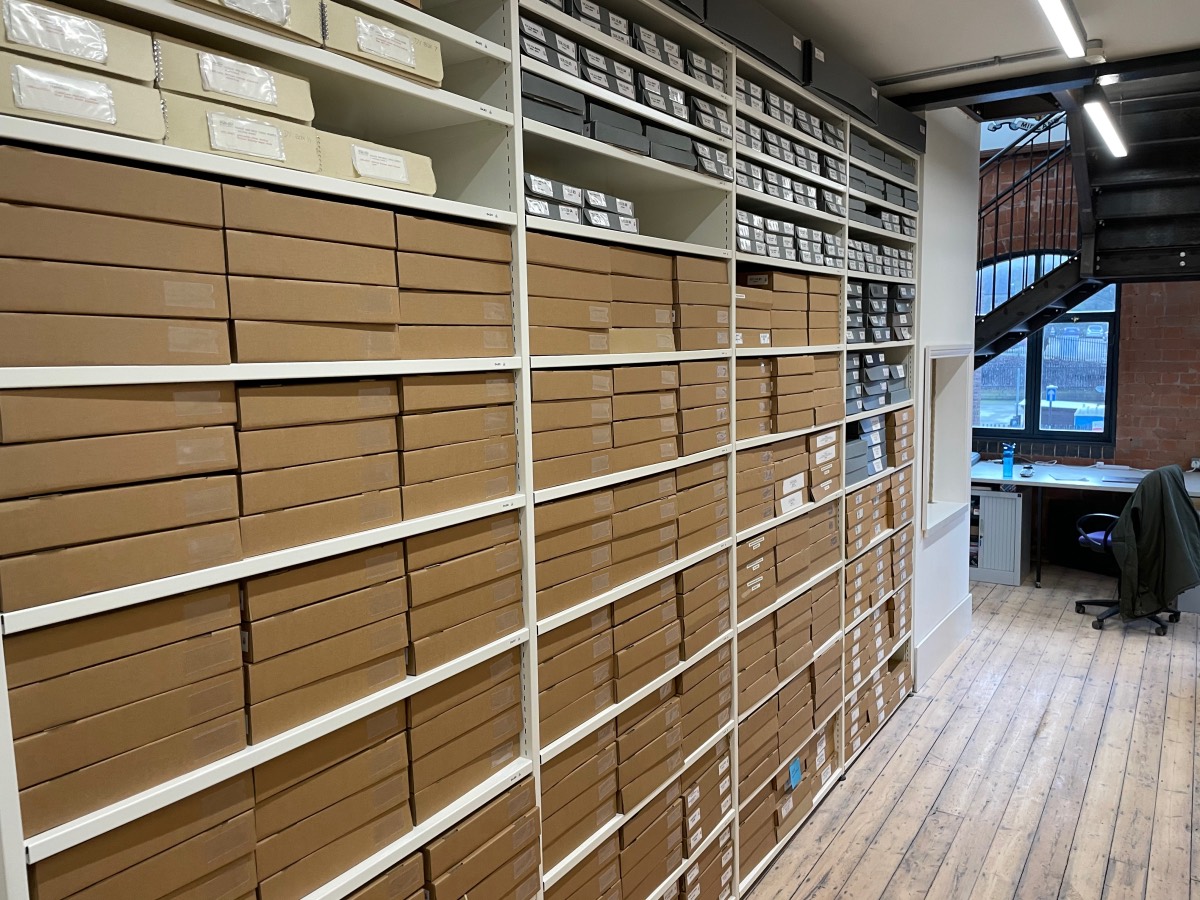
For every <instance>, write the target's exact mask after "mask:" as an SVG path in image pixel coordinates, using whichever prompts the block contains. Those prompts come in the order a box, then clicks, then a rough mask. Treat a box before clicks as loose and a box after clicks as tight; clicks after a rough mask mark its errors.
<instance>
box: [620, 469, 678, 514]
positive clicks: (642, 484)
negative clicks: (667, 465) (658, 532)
mask: <svg viewBox="0 0 1200 900" xmlns="http://www.w3.org/2000/svg"><path fill="white" fill-rule="evenodd" d="M674 493H675V473H674V472H663V473H660V474H658V475H651V476H648V477H646V478H639V479H637V480H636V481H628V482H625V483H624V484H619V485H617V486H616V487H615V488H613V505H614V508H615V512H614V513H613V515H614V516H615V515H616V514H617V513H621V512H627V511H629V510H632V509H634V508H635V507H638V506H642V505H644V504H646V503H654V502H656V501H658V500H668V499H670V498H671V497H672V495H673V494H674Z"/></svg>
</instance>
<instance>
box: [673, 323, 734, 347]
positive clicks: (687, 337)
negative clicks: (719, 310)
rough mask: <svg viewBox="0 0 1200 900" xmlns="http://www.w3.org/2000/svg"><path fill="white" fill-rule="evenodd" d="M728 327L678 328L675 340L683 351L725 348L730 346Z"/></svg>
mask: <svg viewBox="0 0 1200 900" xmlns="http://www.w3.org/2000/svg"><path fill="white" fill-rule="evenodd" d="M729 341H730V332H729V329H728V328H677V329H676V330H675V342H676V344H677V348H678V349H679V350H681V351H691V350H723V349H725V348H727V347H728V346H729Z"/></svg>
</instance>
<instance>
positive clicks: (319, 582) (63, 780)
mask: <svg viewBox="0 0 1200 900" xmlns="http://www.w3.org/2000/svg"><path fill="white" fill-rule="evenodd" d="M519 548H520V544H519V541H518V526H517V518H516V514H515V513H508V514H505V515H501V516H496V517H492V518H490V519H484V520H479V521H476V522H471V523H467V524H464V525H458V526H455V527H453V528H449V529H445V530H443V531H440V532H432V533H429V534H425V535H420V536H416V537H412V538H409V539H408V541H407V542H406V543H405V545H401V543H399V542H394V543H390V544H385V545H381V546H377V547H372V548H369V549H367V550H361V551H357V552H355V553H350V554H346V555H343V556H339V557H332V558H330V559H327V560H323V561H321V562H315V563H309V564H306V565H303V566H298V567H295V568H292V569H285V570H281V571H279V572H275V573H272V574H269V575H263V576H258V577H255V578H251V579H248V580H247V581H245V582H243V583H241V584H240V585H238V584H230V585H223V586H220V587H216V588H210V589H208V590H206V591H202V592H199V593H196V594H185V595H182V596H179V597H172V598H168V599H163V600H157V601H154V602H151V603H148V604H145V605H141V606H134V607H129V608H125V609H119V610H115V611H113V612H108V613H103V614H101V615H99V616H95V617H92V618H89V619H86V620H79V621H70V622H66V623H63V624H60V625H54V626H50V627H47V628H44V629H39V630H35V631H29V632H23V633H22V634H20V635H14V636H13V637H11V638H10V639H9V640H8V641H7V642H6V657H7V659H8V679H9V683H10V686H11V689H10V694H9V696H10V704H11V706H12V709H13V719H14V731H15V733H16V734H17V741H16V747H17V760H18V771H19V779H20V785H21V800H22V812H23V816H24V821H25V824H26V827H27V828H28V829H29V830H30V833H31V834H32V833H36V832H41V831H44V830H46V829H47V828H50V827H53V826H55V825H59V824H62V823H63V822H66V821H69V820H71V819H73V818H77V817H79V816H81V815H83V814H85V813H88V812H91V811H93V810H95V809H98V808H100V807H102V806H106V805H108V804H109V803H113V802H116V801H118V800H121V799H124V798H126V797H128V796H130V795H132V794H135V793H137V792H139V791H141V790H145V789H147V788H150V787H153V786H154V785H156V784H159V783H161V782H163V781H166V780H168V779H170V778H173V777H176V776H178V775H182V774H184V773H186V772H189V771H191V770H193V769H195V768H198V767H200V766H203V765H204V764H206V763H208V762H212V761H214V760H216V759H219V758H221V757H223V756H228V755H229V754H231V753H234V752H236V751H237V750H240V749H241V748H243V747H245V746H246V740H247V735H248V737H249V740H250V742H251V743H261V742H262V741H264V740H265V739H267V738H269V737H272V736H275V735H278V734H280V733H282V732H284V731H287V730H288V729H291V728H294V727H296V726H299V725H302V724H303V723H305V722H308V721H310V720H312V719H314V718H317V717H319V716H321V715H322V714H324V713H327V712H330V711H332V710H335V709H338V708H341V707H344V706H346V705H347V704H349V703H352V702H353V701H355V700H358V699H360V698H362V697H365V696H368V695H370V694H373V693H376V692H378V691H380V690H382V689H384V688H386V687H388V686H389V685H394V684H397V683H398V682H400V681H402V680H403V679H404V678H405V677H406V675H407V674H422V673H424V672H428V671H430V670H431V669H434V668H436V667H437V666H439V665H442V664H444V663H446V662H449V661H451V660H454V659H457V658H459V657H462V656H464V655H466V654H467V653H469V652H471V651H472V650H476V649H478V648H480V647H483V646H485V645H486V644H489V643H492V642H494V641H496V640H499V639H501V638H503V637H505V636H507V635H509V634H512V633H513V632H514V631H517V630H518V629H519V628H520V627H521V626H522V624H523V607H522V594H521V572H520V570H521V555H520V552H519ZM239 588H240V591H239ZM239 593H240V597H241V603H240V604H239V602H238V600H239ZM663 596H664V602H666V603H668V604H669V606H670V608H671V612H672V615H673V614H674V605H675V591H674V582H673V581H672V583H671V585H670V590H665V591H664V592H663ZM239 605H240V609H241V614H240V616H239V615H238V609H239ZM239 618H240V620H241V634H240V645H241V653H240V657H239V654H238V653H237V652H234V651H236V650H237V646H236V644H237V642H238V640H239V636H238V634H237V633H236V631H235V629H234V626H235V625H236V624H237V622H238V619H239ZM97 635H100V636H101V637H103V640H101V639H99V638H98V637H97ZM410 635H411V637H410ZM410 641H411V643H410ZM231 652H233V655H232V656H231V655H230V654H231ZM510 662H511V663H512V665H516V666H517V668H513V669H512V670H511V671H509V672H508V679H509V680H508V682H507V683H506V684H505V685H504V686H503V690H501V691H497V692H493V694H492V695H489V698H488V699H487V700H486V701H485V700H484V699H478V700H476V701H475V703H476V705H477V706H479V709H478V710H475V712H478V713H479V715H478V716H477V717H476V718H470V717H468V718H465V719H459V720H455V721H454V722H451V721H450V719H449V718H442V719H439V720H438V722H437V725H436V726H431V727H429V728H427V729H424V730H422V731H420V736H422V738H423V737H431V738H432V740H431V741H426V742H425V743H423V744H420V745H418V744H417V743H416V742H415V738H414V744H413V759H414V760H419V758H420V757H422V756H423V755H430V757H431V758H433V756H434V755H436V756H437V758H438V761H439V763H444V761H445V760H446V759H447V758H449V754H448V752H447V748H446V747H444V746H443V744H444V743H445V742H448V741H450V740H451V739H452V738H453V737H454V735H455V734H456V731H455V728H459V729H461V730H462V731H463V732H465V731H466V730H467V729H468V728H476V727H477V726H479V722H484V721H487V720H489V719H492V720H493V721H492V722H491V723H490V725H491V726H494V727H492V730H491V731H488V732H487V733H486V734H484V733H476V734H472V735H471V736H470V737H469V738H468V739H465V740H463V741H461V742H460V744H459V745H458V747H459V750H458V752H459V755H460V756H461V755H462V754H464V753H465V754H468V755H467V756H466V757H465V758H464V759H461V760H460V762H461V763H462V765H458V766H456V767H454V768H452V769H451V770H447V771H444V772H443V771H440V770H439V772H438V773H437V774H436V776H430V778H428V779H426V780H425V781H424V782H421V783H420V787H418V786H416V785H417V784H418V781H417V779H416V778H415V777H414V788H413V791H414V795H415V798H416V800H415V803H416V807H415V808H416V810H417V813H416V816H417V821H421V820H422V819H423V818H426V817H427V816H428V815H430V814H431V813H432V812H436V811H437V810H439V809H441V808H442V807H443V806H444V805H445V803H446V802H449V801H450V800H452V799H454V797H456V796H458V794H459V793H461V792H462V791H459V790H458V788H459V787H461V786H462V785H463V784H464V783H466V782H464V781H463V777H464V775H463V773H467V774H466V776H465V777H466V779H467V781H469V780H470V778H472V777H474V775H473V774H472V773H475V774H477V773H479V772H481V771H485V770H486V772H487V773H488V774H490V772H491V765H492V763H491V762H488V763H487V765H484V763H480V762H478V760H477V759H476V758H477V757H478V756H479V754H480V752H481V748H485V747H487V748H489V749H490V750H495V749H497V748H499V749H502V750H503V751H504V753H503V754H502V755H503V757H504V759H505V760H506V761H511V759H514V758H516V757H515V754H516V753H517V752H518V750H519V744H518V743H517V742H516V740H515V738H516V736H517V735H519V732H520V729H521V725H522V718H521V715H520V703H521V693H520V684H519V681H518V680H516V678H515V676H516V675H517V673H518V672H519V660H518V658H517V657H516V656H512V659H511V660H510ZM458 677H459V679H460V681H458V682H455V681H453V680H451V681H448V682H445V683H443V684H442V685H440V686H439V687H438V688H437V689H431V691H427V692H425V693H422V694H420V695H418V697H419V698H428V697H430V696H432V691H433V690H443V689H448V688H447V686H449V687H450V689H453V690H454V691H458V692H460V693H461V694H462V696H460V697H458V699H457V701H456V702H458V703H459V705H460V706H461V708H462V709H467V708H472V709H473V707H469V706H468V704H467V703H466V702H465V699H467V698H470V697H475V694H474V693H471V692H472V691H473V690H475V689H476V688H478V689H479V690H484V687H486V685H487V679H488V677H489V676H488V675H487V673H486V672H484V671H482V670H476V671H473V673H472V676H471V677H470V678H465V679H464V677H463V676H458ZM481 685H482V686H483V687H481ZM476 693H477V691H476ZM501 695H502V696H501ZM456 696H457V695H456ZM497 697H499V698H500V699H497ZM502 701H503V702H504V705H502V706H497V705H495V704H496V703H501V702H502ZM419 702H420V701H414V704H418V705H419ZM488 704H492V705H488ZM485 707H486V709H485ZM413 708H414V709H416V708H417V705H414V707H413ZM485 712H486V713H491V715H486V714H485ZM502 713H505V714H508V718H507V719H504V721H503V722H499V721H498V720H496V717H497V716H500V715H501V714H502ZM421 724H422V722H421V721H419V720H417V719H416V718H414V721H413V725H414V727H415V726H417V725H421ZM501 732H503V733H501ZM417 734H418V732H417V731H414V735H417ZM435 749H436V750H437V753H436V754H432V751H433V750H435ZM468 763H473V764H475V767H474V768H472V767H471V766H469V765H467V764H468ZM418 771H419V770H418ZM451 776H453V778H452V777H451ZM486 777H487V775H486V774H485V775H483V776H482V777H480V778H479V780H482V779H483V778H486ZM434 784H437V785H439V786H440V788H439V790H440V793H434V794H431V795H426V794H422V793H420V791H422V790H423V789H424V788H426V787H429V786H431V785H434ZM470 786H471V784H466V787H464V788H463V790H466V789H468V788H469V787H470Z"/></svg>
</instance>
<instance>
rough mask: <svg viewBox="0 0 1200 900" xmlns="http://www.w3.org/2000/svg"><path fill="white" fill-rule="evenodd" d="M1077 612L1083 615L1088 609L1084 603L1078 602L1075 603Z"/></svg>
mask: <svg viewBox="0 0 1200 900" xmlns="http://www.w3.org/2000/svg"><path fill="white" fill-rule="evenodd" d="M1075 612H1077V613H1079V615H1081V616H1082V615H1083V614H1084V613H1085V612H1087V609H1086V608H1085V607H1084V605H1083V604H1082V603H1076V604H1075Z"/></svg>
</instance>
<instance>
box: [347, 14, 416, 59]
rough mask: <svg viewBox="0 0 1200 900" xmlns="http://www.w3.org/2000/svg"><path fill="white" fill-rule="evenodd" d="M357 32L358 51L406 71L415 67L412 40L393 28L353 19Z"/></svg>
mask: <svg viewBox="0 0 1200 900" xmlns="http://www.w3.org/2000/svg"><path fill="white" fill-rule="evenodd" d="M355 27H356V28H357V30H358V49H359V50H361V51H362V52H363V53H370V54H371V55H372V56H378V57H379V58H381V59H386V60H388V61H389V62H394V63H398V64H400V65H402V66H404V67H405V68H406V69H415V68H416V67H417V51H416V49H415V48H414V47H413V42H412V38H410V37H409V36H408V35H406V34H401V33H400V32H398V31H396V29H394V28H388V27H387V26H385V25H378V24H376V23H375V22H368V21H366V20H365V19H363V18H362V16H356V17H355Z"/></svg>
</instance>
